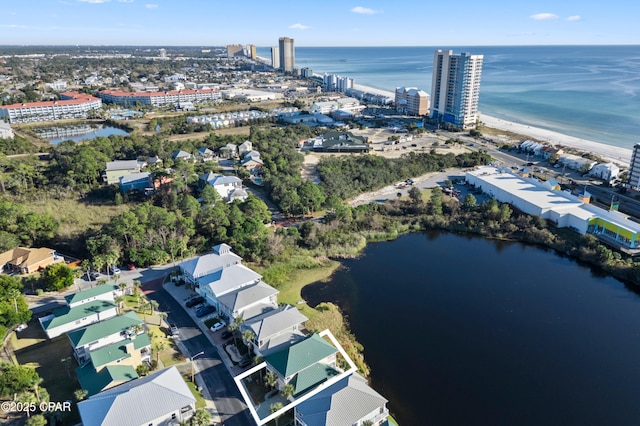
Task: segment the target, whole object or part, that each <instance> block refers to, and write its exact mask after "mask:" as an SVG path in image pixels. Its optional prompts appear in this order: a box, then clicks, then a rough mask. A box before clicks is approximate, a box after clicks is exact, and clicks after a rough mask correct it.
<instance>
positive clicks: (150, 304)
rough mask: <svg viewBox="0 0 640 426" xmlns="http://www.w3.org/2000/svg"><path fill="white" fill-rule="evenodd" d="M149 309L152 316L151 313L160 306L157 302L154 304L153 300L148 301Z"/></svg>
mask: <svg viewBox="0 0 640 426" xmlns="http://www.w3.org/2000/svg"><path fill="white" fill-rule="evenodd" d="M148 305H149V309H150V310H151V314H150V315H151V316H153V313H154V312H155V311H156V310H157V309H158V306H160V304H159V303H158V302H156V301H155V300H149V303H148Z"/></svg>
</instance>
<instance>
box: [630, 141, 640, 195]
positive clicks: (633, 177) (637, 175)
mask: <svg viewBox="0 0 640 426" xmlns="http://www.w3.org/2000/svg"><path fill="white" fill-rule="evenodd" d="M628 184H629V186H630V187H631V188H640V143H637V144H635V145H634V147H633V153H632V154H631V165H630V166H629V180H628Z"/></svg>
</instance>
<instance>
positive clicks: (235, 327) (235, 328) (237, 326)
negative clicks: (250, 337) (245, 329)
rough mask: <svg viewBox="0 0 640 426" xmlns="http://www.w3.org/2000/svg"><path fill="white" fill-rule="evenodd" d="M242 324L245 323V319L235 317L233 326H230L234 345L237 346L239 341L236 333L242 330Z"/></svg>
mask: <svg viewBox="0 0 640 426" xmlns="http://www.w3.org/2000/svg"><path fill="white" fill-rule="evenodd" d="M242 323H244V318H242V317H235V318H234V319H233V322H232V323H231V324H229V327H228V329H229V331H230V332H232V333H233V344H234V345H237V344H238V341H237V339H236V331H238V330H240V326H241V325H242Z"/></svg>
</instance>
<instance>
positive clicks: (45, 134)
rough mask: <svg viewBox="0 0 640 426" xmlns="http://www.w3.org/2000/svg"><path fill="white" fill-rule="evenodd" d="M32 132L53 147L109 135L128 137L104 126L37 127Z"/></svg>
mask: <svg viewBox="0 0 640 426" xmlns="http://www.w3.org/2000/svg"><path fill="white" fill-rule="evenodd" d="M33 131H34V132H35V133H36V134H37V135H38V136H40V137H41V138H44V139H47V140H48V141H49V142H50V143H51V144H53V145H57V144H59V143H60V142H64V141H68V140H72V141H74V142H79V141H82V140H86V139H93V138H95V137H98V136H102V137H107V136H110V135H122V136H127V135H129V132H127V131H125V130H122V129H119V128H117V127H112V126H107V125H104V124H74V125H69V126H52V127H39V128H35V129H33Z"/></svg>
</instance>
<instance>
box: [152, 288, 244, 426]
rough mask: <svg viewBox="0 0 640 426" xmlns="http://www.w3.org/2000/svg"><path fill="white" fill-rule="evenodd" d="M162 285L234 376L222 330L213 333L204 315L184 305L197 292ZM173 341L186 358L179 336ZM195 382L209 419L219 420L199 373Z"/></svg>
mask: <svg viewBox="0 0 640 426" xmlns="http://www.w3.org/2000/svg"><path fill="white" fill-rule="evenodd" d="M162 287H163V288H164V289H165V290H166V291H167V293H169V294H170V295H171V297H173V298H174V299H175V300H176V301H177V302H178V303H180V305H181V306H182V307H183V309H184V310H185V312H187V313H188V314H189V316H190V317H191V318H192V319H193V321H194V322H195V323H196V324H197V326H198V327H199V328H200V330H201V331H202V333H203V334H204V335H205V336H206V337H207V339H208V340H209V342H210V343H211V346H213V347H214V348H215V349H216V352H218V356H220V359H221V360H222V362H223V364H224V365H225V367H226V368H227V371H228V372H229V374H230V375H231V377H235V375H237V374H238V372H239V371H235V369H236V367H234V365H233V362H232V361H231V359H230V358H229V355H228V354H227V353H226V351H225V350H224V347H223V343H224V340H222V339H221V338H220V336H219V335H220V334H221V332H222V330H218V331H217V332H215V333H214V332H212V331H211V330H209V329H208V328H207V327H206V326H205V325H204V320H205V319H206V317H205V318H197V317H196V315H195V311H194V310H193V309H189V308H187V307H186V306H185V302H186V301H187V300H189V299H191V298H192V297H194V296H197V295H198V294H197V293H196V292H195V291H193V290H191V289H189V288H187V286H186V285H185V286H179V287H177V286H176V285H175V284H173V283H172V282H165V283H163V285H162ZM225 328H226V327H225ZM223 330H224V328H223ZM175 342H176V344H177V345H178V348H179V349H180V351H181V352H182V353H183V355H184V356H185V357H187V358H188V357H189V356H190V354H189V351H187V349H186V348H185V347H184V345H183V344H182V342H181V341H180V338H179V336H176V338H175ZM196 383H197V384H198V386H199V387H200V388H201V389H202V395H203V396H204V397H205V399H206V400H207V408H208V409H209V412H211V415H212V417H211V420H212V421H214V422H220V421H221V417H220V416H219V414H218V411H217V410H216V408H215V403H214V402H213V400H212V399H211V393H210V392H209V390H208V389H207V388H206V386H203V385H204V382H202V380H201V379H200V377H199V374H196Z"/></svg>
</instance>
